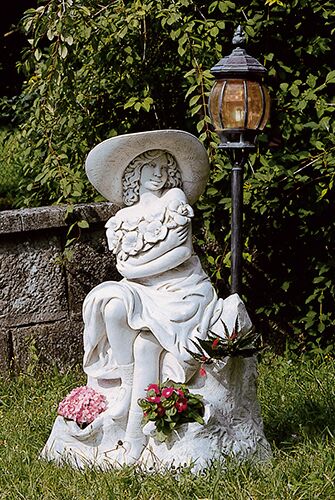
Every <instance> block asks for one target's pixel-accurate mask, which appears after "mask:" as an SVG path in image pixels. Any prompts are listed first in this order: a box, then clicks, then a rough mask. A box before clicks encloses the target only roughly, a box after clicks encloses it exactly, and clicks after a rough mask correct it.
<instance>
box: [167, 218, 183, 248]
mask: <svg viewBox="0 0 335 500" xmlns="http://www.w3.org/2000/svg"><path fill="white" fill-rule="evenodd" d="M187 237H188V224H186V225H185V226H177V227H176V228H175V229H170V232H169V235H168V238H169V240H170V243H171V245H172V247H179V246H180V245H184V243H186V241H187Z"/></svg>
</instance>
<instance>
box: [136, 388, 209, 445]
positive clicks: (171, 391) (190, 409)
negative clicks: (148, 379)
mask: <svg viewBox="0 0 335 500" xmlns="http://www.w3.org/2000/svg"><path fill="white" fill-rule="evenodd" d="M146 391H147V396H146V398H144V399H140V400H139V401H138V404H139V406H140V407H141V408H142V410H143V424H147V423H148V422H154V424H155V427H156V432H155V437H156V439H158V441H165V440H166V438H167V437H168V436H169V434H170V433H171V432H172V430H173V429H175V428H176V427H178V426H180V425H181V424H184V423H187V422H198V423H199V424H203V423H204V420H203V418H202V417H203V414H204V404H203V402H202V396H200V395H199V394H192V393H191V392H190V391H189V390H188V388H187V387H186V385H183V384H175V383H172V382H165V383H163V384H161V385H157V384H150V385H149V387H147V389H146Z"/></svg>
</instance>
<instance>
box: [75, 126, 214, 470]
mask: <svg viewBox="0 0 335 500" xmlns="http://www.w3.org/2000/svg"><path fill="white" fill-rule="evenodd" d="M107 145H108V148H109V150H108V153H106V156H107V157H108V167H107V168H109V179H108V182H109V185H108V188H107V189H108V190H109V191H110V192H105V191H104V190H103V189H102V186H106V181H105V178H104V180H103V181H102V180H101V181H100V179H99V180H98V181H97V178H96V177H94V176H96V173H97V164H98V162H99V161H100V156H99V155H100V154H101V151H102V149H103V148H105V147H107ZM134 145H136V147H135V148H134ZM97 148H99V149H96V150H93V152H91V154H90V155H89V157H88V160H87V173H88V177H89V178H90V180H91V182H92V183H93V185H95V187H96V188H97V189H98V190H99V191H100V192H102V193H103V194H105V196H106V197H108V198H109V199H110V200H112V201H114V202H118V203H120V201H121V200H119V199H117V198H116V194H115V193H117V194H118V193H119V192H120V186H118V185H117V184H116V183H115V177H114V176H115V171H117V172H118V173H119V175H120V174H122V194H123V196H122V203H123V205H126V207H125V208H121V210H120V211H119V212H118V213H117V215H116V216H115V217H112V218H111V219H110V220H109V221H108V222H107V224H106V227H107V239H108V246H109V249H110V250H111V251H112V252H113V253H114V254H115V255H116V262H117V269H118V271H119V272H120V274H121V275H122V276H124V279H123V280H122V281H120V282H105V283H102V284H101V285H99V286H97V287H96V288H94V289H93V290H92V291H91V292H90V293H89V295H88V296H87V297H86V300H85V303H84V307H83V312H84V323H85V332H84V348H85V354H84V370H85V372H86V373H87V375H88V377H89V378H88V385H91V386H93V387H95V388H97V389H98V388H99V380H101V379H103V380H104V381H106V380H108V379H109V380H110V379H117V378H120V379H121V385H120V388H119V390H118V392H117V395H116V398H115V399H114V400H112V401H111V402H110V409H109V410H108V411H109V414H110V416H111V417H112V418H114V419H119V418H122V417H124V416H125V415H128V423H127V428H126V436H125V442H124V446H125V448H126V450H127V456H128V463H131V462H132V461H135V460H137V459H138V458H139V456H140V454H141V452H142V450H143V446H144V445H145V442H146V439H145V436H144V435H143V433H142V429H141V419H142V417H143V412H142V411H141V410H140V408H139V406H138V404H137V401H138V399H139V398H142V397H144V395H145V389H146V387H147V386H148V385H149V384H151V383H154V382H157V381H159V380H164V379H170V380H173V381H175V382H187V381H188V380H190V378H191V377H192V376H193V375H194V373H195V371H196V370H198V368H199V367H198V364H197V363H196V362H195V361H194V359H193V358H192V356H191V355H190V354H189V353H188V352H187V350H186V349H189V350H192V349H193V350H194V346H193V345H192V342H191V340H195V337H198V338H199V337H200V338H204V337H205V336H206V334H207V331H208V328H209V326H210V322H211V320H212V318H213V314H214V310H215V306H216V305H217V297H216V294H215V291H214V289H213V287H212V285H211V283H210V281H209V278H208V277H207V276H206V274H205V273H204V271H203V269H202V267H201V265H200V261H199V258H198V257H197V256H196V255H195V254H194V251H193V247H192V234H191V218H192V217H193V210H192V208H191V206H190V205H189V204H188V202H189V199H188V198H190V199H191V200H192V201H193V202H194V201H195V199H196V198H197V197H198V196H199V194H200V192H201V191H202V190H203V188H204V186H205V183H206V180H207V175H208V159H207V154H206V151H205V149H204V148H203V146H202V145H201V143H200V142H199V141H198V140H197V139H196V138H195V137H193V136H192V135H191V134H188V133H186V132H181V131H174V130H166V131H157V132H144V133H141V134H132V135H128V136H119V137H116V138H113V139H110V140H109V142H107V143H106V142H105V143H102V144H101V145H99V146H98V147H97ZM125 149H126V151H127V153H128V154H127V153H126V152H125ZM139 151H140V153H139ZM137 153H139V154H137ZM121 154H122V160H123V161H122V162H120V161H119V157H120V155H121ZM99 165H101V164H99ZM100 168H101V167H100ZM184 179H185V182H184ZM100 183H101V184H100ZM183 189H184V190H187V191H188V197H187V196H186V194H185V192H184V190H183ZM216 316H217V314H216ZM105 384H106V382H105Z"/></svg>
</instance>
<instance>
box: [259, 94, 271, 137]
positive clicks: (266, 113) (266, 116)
mask: <svg viewBox="0 0 335 500" xmlns="http://www.w3.org/2000/svg"><path fill="white" fill-rule="evenodd" d="M262 88H263V92H264V99H265V109H264V116H263V119H262V122H261V123H260V125H259V127H258V128H259V130H263V128H264V127H265V125H266V124H267V121H268V119H269V116H270V101H271V100H270V94H269V92H268V89H267V88H266V87H265V85H262Z"/></svg>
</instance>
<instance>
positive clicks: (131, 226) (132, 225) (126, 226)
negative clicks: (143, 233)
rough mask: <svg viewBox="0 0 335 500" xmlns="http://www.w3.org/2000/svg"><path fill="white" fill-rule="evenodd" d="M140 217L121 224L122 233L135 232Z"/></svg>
mask: <svg viewBox="0 0 335 500" xmlns="http://www.w3.org/2000/svg"><path fill="white" fill-rule="evenodd" d="M141 219H142V217H137V218H136V219H127V220H124V221H123V222H122V229H123V230H124V231H135V229H137V228H138V225H139V223H140V220H141Z"/></svg>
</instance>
